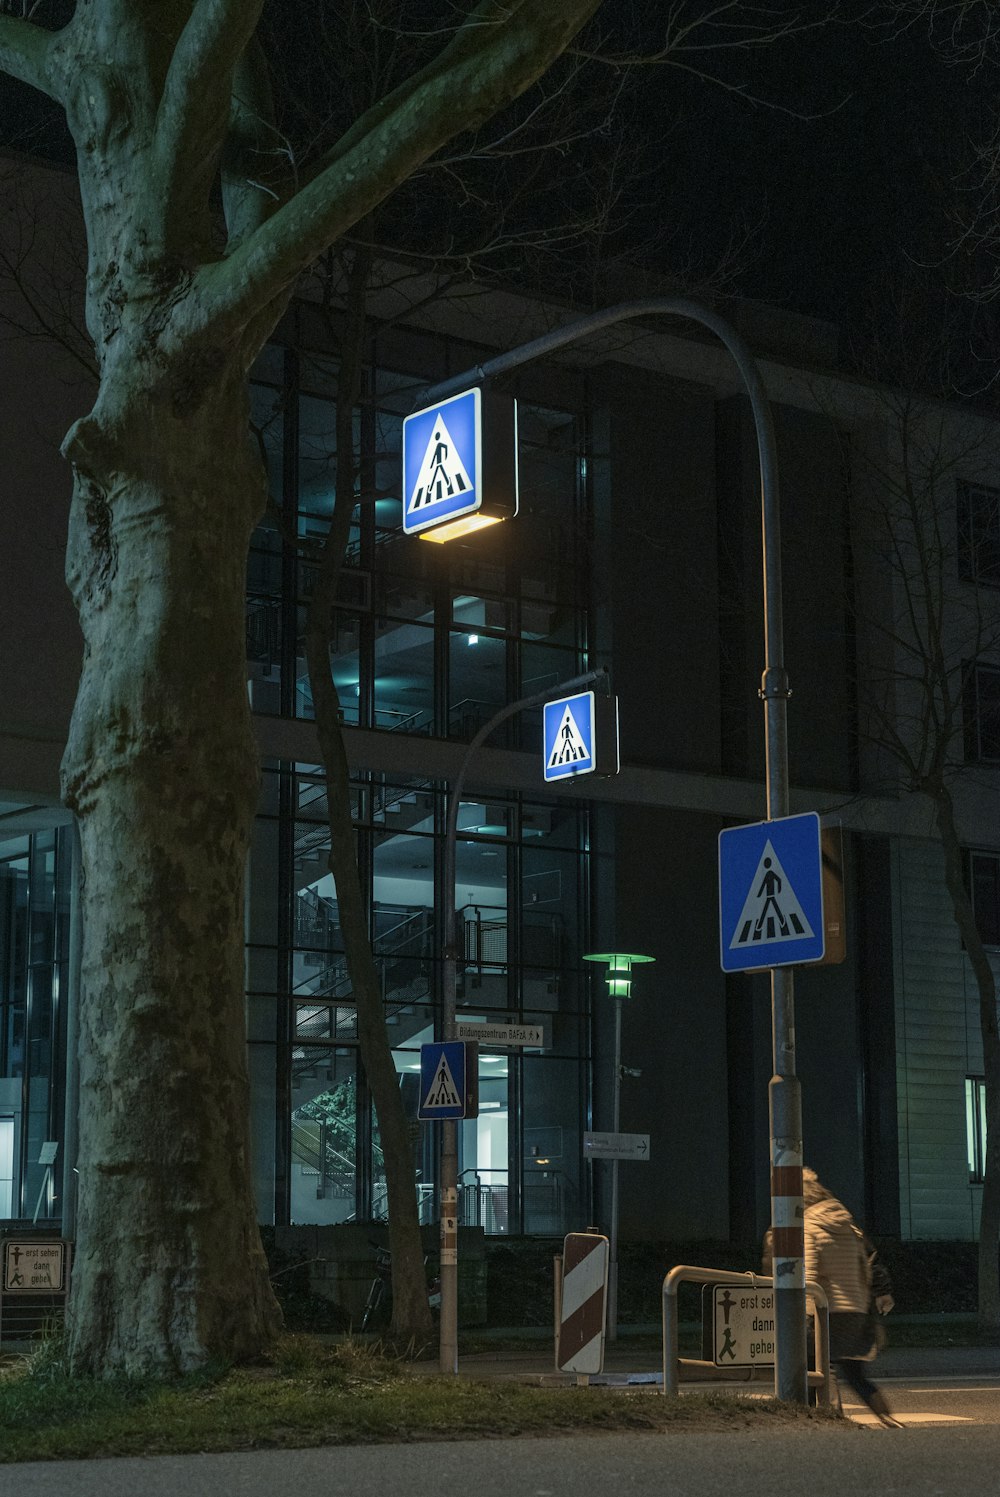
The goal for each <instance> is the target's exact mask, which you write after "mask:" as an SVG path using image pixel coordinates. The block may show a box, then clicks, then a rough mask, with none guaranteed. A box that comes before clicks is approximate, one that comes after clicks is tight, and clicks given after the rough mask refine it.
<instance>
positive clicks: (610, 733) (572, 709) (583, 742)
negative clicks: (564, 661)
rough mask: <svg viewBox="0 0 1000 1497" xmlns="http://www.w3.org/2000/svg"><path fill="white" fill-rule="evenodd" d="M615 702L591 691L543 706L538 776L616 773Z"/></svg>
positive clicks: (616, 734)
mask: <svg viewBox="0 0 1000 1497" xmlns="http://www.w3.org/2000/svg"><path fill="white" fill-rule="evenodd" d="M618 763H619V761H618V698H617V697H614V696H610V697H606V696H600V697H595V695H594V693H593V692H592V691H580V692H577V694H576V695H575V696H571V697H560V698H559V699H558V701H554V702H546V703H545V707H544V709H543V712H542V774H543V777H544V778H545V779H546V780H566V779H570V778H571V777H572V776H573V775H581V774H598V775H615V774H617V773H618Z"/></svg>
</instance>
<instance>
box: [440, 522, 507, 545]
mask: <svg viewBox="0 0 1000 1497" xmlns="http://www.w3.org/2000/svg"><path fill="white" fill-rule="evenodd" d="M505 518H506V516H505V515H466V516H465V517H464V518H463V519H461V520H452V521H450V522H449V523H448V524H447V525H436V526H435V527H434V529H433V530H422V531H421V532H420V536H419V538H420V540H422V541H435V542H436V543H437V544H438V545H441V544H442V542H444V541H456V540H458V538H459V536H461V535H471V534H472V533H473V531H475V530H485V528H486V526H487V525H499V524H500V522H501V520H504V519H505Z"/></svg>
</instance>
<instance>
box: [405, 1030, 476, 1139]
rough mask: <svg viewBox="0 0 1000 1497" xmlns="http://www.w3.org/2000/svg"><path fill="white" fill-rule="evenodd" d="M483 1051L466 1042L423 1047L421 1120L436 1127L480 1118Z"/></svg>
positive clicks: (433, 1044)
mask: <svg viewBox="0 0 1000 1497" xmlns="http://www.w3.org/2000/svg"><path fill="white" fill-rule="evenodd" d="M478 1056H479V1047H478V1045H477V1044H476V1043H475V1042H470V1041H466V1040H435V1041H434V1042H433V1043H431V1044H428V1045H421V1047H420V1102H419V1104H418V1106H417V1117H418V1119H419V1120H420V1121H421V1122H424V1123H432V1122H435V1121H437V1120H439V1119H447V1118H474V1117H477V1116H478V1115H479V1059H478Z"/></svg>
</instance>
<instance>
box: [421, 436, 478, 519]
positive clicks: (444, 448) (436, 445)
mask: <svg viewBox="0 0 1000 1497" xmlns="http://www.w3.org/2000/svg"><path fill="white" fill-rule="evenodd" d="M471 488H472V481H471V479H470V478H469V475H468V473H467V472H466V471H465V467H464V465H463V463H462V459H461V457H460V456H459V454H458V450H457V448H456V447H455V444H454V442H453V441H452V440H451V433H450V432H449V430H448V428H447V426H446V425H445V423H444V421H443V420H441V419H440V418H439V419H438V420H437V421H435V422H434V430H433V432H432V434H431V437H430V440H429V441H428V443H427V450H426V452H425V453H424V460H423V462H422V463H421V464H420V471H419V473H418V474H417V481H416V487H415V488H414V490H413V497H412V499H411V500H410V512H411V513H415V512H416V511H417V510H420V509H426V508H427V506H428V505H429V504H440V503H441V501H442V500H444V499H451V498H453V497H454V496H455V495H456V494H465V493H468V491H469V490H470V489H471Z"/></svg>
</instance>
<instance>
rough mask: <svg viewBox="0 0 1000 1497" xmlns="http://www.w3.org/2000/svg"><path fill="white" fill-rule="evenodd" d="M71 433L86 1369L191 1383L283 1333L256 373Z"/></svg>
mask: <svg viewBox="0 0 1000 1497" xmlns="http://www.w3.org/2000/svg"><path fill="white" fill-rule="evenodd" d="M114 390H115V381H114V378H113V374H109V375H107V376H106V378H105V383H104V386H103V389H102V395H101V399H100V400H99V402H98V405H97V407H96V408H95V410H94V412H93V413H92V415H91V416H90V417H88V418H87V419H86V420H84V421H83V422H80V423H78V424H77V426H76V427H75V428H74V429H73V431H72V432H71V433H70V436H69V437H68V439H67V442H66V451H67V455H68V456H69V457H70V459H71V460H72V462H73V464H74V469H75V492H74V499H73V509H72V516H71V523H70V541H69V553H68V562H67V576H68V580H69V583H70V586H71V588H72V591H73V594H74V597H75V600H76V603H77V606H78V609H79V614H80V620H81V623H82V626H83V631H84V640H85V658H84V666H83V675H82V680H81V684H80V690H79V695H78V698H77V703H76V708H75V711H74V716H73V723H72V729H71V736H70V741H69V745H68V747H67V751H66V755H65V759H64V764H63V780H64V793H65V797H66V802H67V804H68V805H70V806H71V807H72V808H73V810H74V811H75V812H76V814H77V816H78V817H79V821H80V832H81V841H82V849H83V878H82V913H83V927H84V936H83V961H82V978H81V987H82V991H81V995H80V1055H79V1065H80V1161H81V1176H80V1203H79V1233H78V1247H77V1255H76V1263H75V1267H74V1275H73V1294H72V1297H71V1300H70V1306H69V1315H68V1333H69V1346H70V1354H71V1359H72V1364H73V1366H74V1368H75V1369H77V1370H82V1371H94V1372H102V1371H106V1370H108V1369H110V1368H117V1369H123V1370H125V1371H127V1372H130V1373H137V1372H159V1373H176V1372H183V1371H185V1370H187V1369H190V1368H194V1367H197V1366H199V1365H203V1364H204V1363H205V1362H206V1361H207V1360H209V1359H212V1358H234V1359H240V1358H245V1357H248V1356H252V1355H255V1354H258V1353H259V1352H261V1351H262V1350H263V1349H264V1348H265V1347H266V1346H267V1345H268V1344H269V1343H270V1341H271V1340H272V1338H273V1336H274V1335H275V1333H276V1332H277V1330H278V1327H279V1320H280V1316H279V1313H278V1310H277V1305H276V1303H275V1301H274V1299H273V1296H272V1294H271V1290H270V1285H269V1283H268V1279H267V1268H266V1263H265V1260H264V1256H263V1253H262V1251H261V1247H260V1238H259V1233H258V1231H257V1226H256V1211H255V1207H254V1202H253V1198H252V1189H251V1177H250V1168H249V1100H248V1086H247V1072H246V1043H245V1022H244V1009H243V997H242V990H243V872H244V866H245V862H246V855H247V849H248V846H249V837H250V828H251V823H252V818H253V815H254V812H255V807H256V795H257V762H256V752H255V746H254V742H253V738H252V732H251V724H250V714H249V708H248V703H247V693H246V684H245V676H246V671H245V661H244V650H245V645H244V624H243V612H244V596H245V578H244V572H245V558H246V555H247V548H248V544H249V538H250V534H251V531H252V528H253V525H254V523H255V521H256V518H257V515H258V513H259V511H260V509H261V508H262V504H263V480H262V474H261V472H260V471H259V467H258V460H257V458H256V455H255V454H252V453H251V451H250V448H249V444H248V436H247V410H246V401H245V396H244V393H243V388H242V377H240V378H239V380H238V381H236V382H233V381H230V382H228V383H226V382H223V384H222V385H221V387H219V388H216V389H214V390H212V391H210V392H206V393H205V395H204V396H203V398H202V400H201V401H200V403H199V405H198V406H197V408H196V409H195V410H193V411H187V412H185V413H184V414H179V413H178V411H177V409H176V407H175V406H173V405H172V404H171V402H170V400H168V399H167V398H165V397H166V396H167V394H168V392H169V386H168V385H165V386H163V387H161V388H160V389H159V390H158V391H156V392H151V391H146V392H144V393H143V394H141V395H140V394H139V393H138V392H136V391H134V390H133V389H132V388H129V389H128V394H127V397H126V398H125V399H124V400H123V401H121V402H116V401H115V400H114V398H113V397H114Z"/></svg>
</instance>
